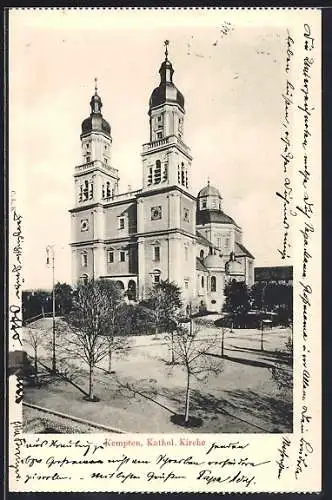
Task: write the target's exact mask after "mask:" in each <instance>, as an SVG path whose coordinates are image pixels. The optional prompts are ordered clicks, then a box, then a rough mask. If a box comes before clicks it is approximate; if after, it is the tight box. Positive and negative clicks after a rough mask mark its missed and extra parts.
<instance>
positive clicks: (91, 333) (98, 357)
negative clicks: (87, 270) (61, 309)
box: [61, 280, 113, 401]
mask: <svg viewBox="0 0 332 500" xmlns="http://www.w3.org/2000/svg"><path fill="white" fill-rule="evenodd" d="M109 299H110V293H109V289H108V284H107V283H106V282H105V280H99V281H90V282H88V283H87V284H85V285H79V287H78V289H77V292H76V297H75V301H74V306H73V309H72V311H71V313H70V314H69V316H68V317H67V324H68V326H69V328H70V332H68V331H67V332H65V338H63V341H62V343H61V349H62V351H63V352H64V353H66V354H67V359H70V358H71V359H73V360H74V361H76V363H77V360H81V361H83V363H85V364H87V365H88V368H89V389H88V393H89V396H88V398H87V399H88V400H89V401H96V400H97V398H96V397H95V395H94V369H95V367H96V365H97V364H98V363H99V362H100V361H102V360H103V359H104V358H105V357H106V356H107V355H109V352H110V343H109V339H108V337H109V333H110V325H111V324H112V318H113V310H112V308H111V307H110V303H109ZM63 333H64V332H63Z"/></svg>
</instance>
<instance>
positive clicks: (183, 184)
mask: <svg viewBox="0 0 332 500" xmlns="http://www.w3.org/2000/svg"><path fill="white" fill-rule="evenodd" d="M181 184H182V186H185V184H186V180H185V169H184V163H183V162H182V163H181Z"/></svg>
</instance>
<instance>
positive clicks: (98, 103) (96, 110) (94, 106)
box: [90, 78, 103, 114]
mask: <svg viewBox="0 0 332 500" xmlns="http://www.w3.org/2000/svg"><path fill="white" fill-rule="evenodd" d="M102 106H103V103H102V100H101V98H100V97H99V95H98V79H97V78H95V93H94V95H93V96H92V97H91V101H90V108H91V114H101V108H102Z"/></svg>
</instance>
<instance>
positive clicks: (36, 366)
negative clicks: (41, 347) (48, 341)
mask: <svg viewBox="0 0 332 500" xmlns="http://www.w3.org/2000/svg"><path fill="white" fill-rule="evenodd" d="M34 358H35V359H34V365H35V366H34V369H35V384H36V385H37V384H38V352H37V347H35V356H34Z"/></svg>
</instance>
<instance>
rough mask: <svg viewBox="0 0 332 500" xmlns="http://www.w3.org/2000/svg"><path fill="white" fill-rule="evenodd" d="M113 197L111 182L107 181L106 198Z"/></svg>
mask: <svg viewBox="0 0 332 500" xmlns="http://www.w3.org/2000/svg"><path fill="white" fill-rule="evenodd" d="M110 197H111V184H110V183H109V182H106V198H110Z"/></svg>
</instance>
